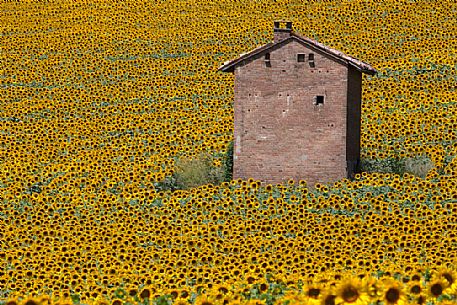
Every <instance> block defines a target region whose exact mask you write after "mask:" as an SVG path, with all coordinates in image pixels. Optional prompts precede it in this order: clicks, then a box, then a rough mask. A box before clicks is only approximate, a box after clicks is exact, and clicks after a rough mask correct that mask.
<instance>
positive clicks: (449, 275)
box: [434, 267, 457, 287]
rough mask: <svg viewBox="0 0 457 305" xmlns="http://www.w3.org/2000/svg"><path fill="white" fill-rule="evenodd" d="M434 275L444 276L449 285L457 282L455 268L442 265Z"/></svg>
mask: <svg viewBox="0 0 457 305" xmlns="http://www.w3.org/2000/svg"><path fill="white" fill-rule="evenodd" d="M434 275H435V276H436V277H437V278H443V279H444V280H445V281H446V282H447V284H448V286H449V287H450V286H452V285H454V284H455V283H457V272H456V271H455V269H453V268H449V267H441V268H439V269H438V270H437V271H436V273H435V274H434Z"/></svg>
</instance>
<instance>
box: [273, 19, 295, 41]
mask: <svg viewBox="0 0 457 305" xmlns="http://www.w3.org/2000/svg"><path fill="white" fill-rule="evenodd" d="M281 25H283V26H284V25H285V27H281ZM290 33H292V21H282V20H277V21H275V22H274V29H273V36H274V39H273V42H274V43H277V42H279V41H281V40H283V39H286V38H287V37H289V36H290Z"/></svg>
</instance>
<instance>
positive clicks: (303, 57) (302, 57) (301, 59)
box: [297, 54, 305, 62]
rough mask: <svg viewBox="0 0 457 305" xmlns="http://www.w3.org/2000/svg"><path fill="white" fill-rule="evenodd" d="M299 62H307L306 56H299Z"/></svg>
mask: <svg viewBox="0 0 457 305" xmlns="http://www.w3.org/2000/svg"><path fill="white" fill-rule="evenodd" d="M297 61H298V62H305V54H297Z"/></svg>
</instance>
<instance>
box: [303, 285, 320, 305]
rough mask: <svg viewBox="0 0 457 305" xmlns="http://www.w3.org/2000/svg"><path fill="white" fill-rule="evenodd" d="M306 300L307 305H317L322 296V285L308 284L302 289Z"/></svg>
mask: <svg viewBox="0 0 457 305" xmlns="http://www.w3.org/2000/svg"><path fill="white" fill-rule="evenodd" d="M303 292H304V293H305V296H306V299H307V301H308V303H309V304H318V303H319V298H320V297H321V294H322V285H321V284H318V283H308V284H306V285H305V286H304V287H303Z"/></svg>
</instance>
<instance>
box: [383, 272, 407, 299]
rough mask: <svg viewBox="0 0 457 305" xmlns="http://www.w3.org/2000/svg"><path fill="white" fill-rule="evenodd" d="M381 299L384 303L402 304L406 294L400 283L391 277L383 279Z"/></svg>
mask: <svg viewBox="0 0 457 305" xmlns="http://www.w3.org/2000/svg"><path fill="white" fill-rule="evenodd" d="M382 300H383V301H384V304H385V305H396V304H399V305H403V304H404V303H405V301H406V295H405V292H404V290H403V286H402V284H401V283H400V282H398V281H396V280H394V279H393V278H387V279H384V280H383V292H382Z"/></svg>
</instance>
